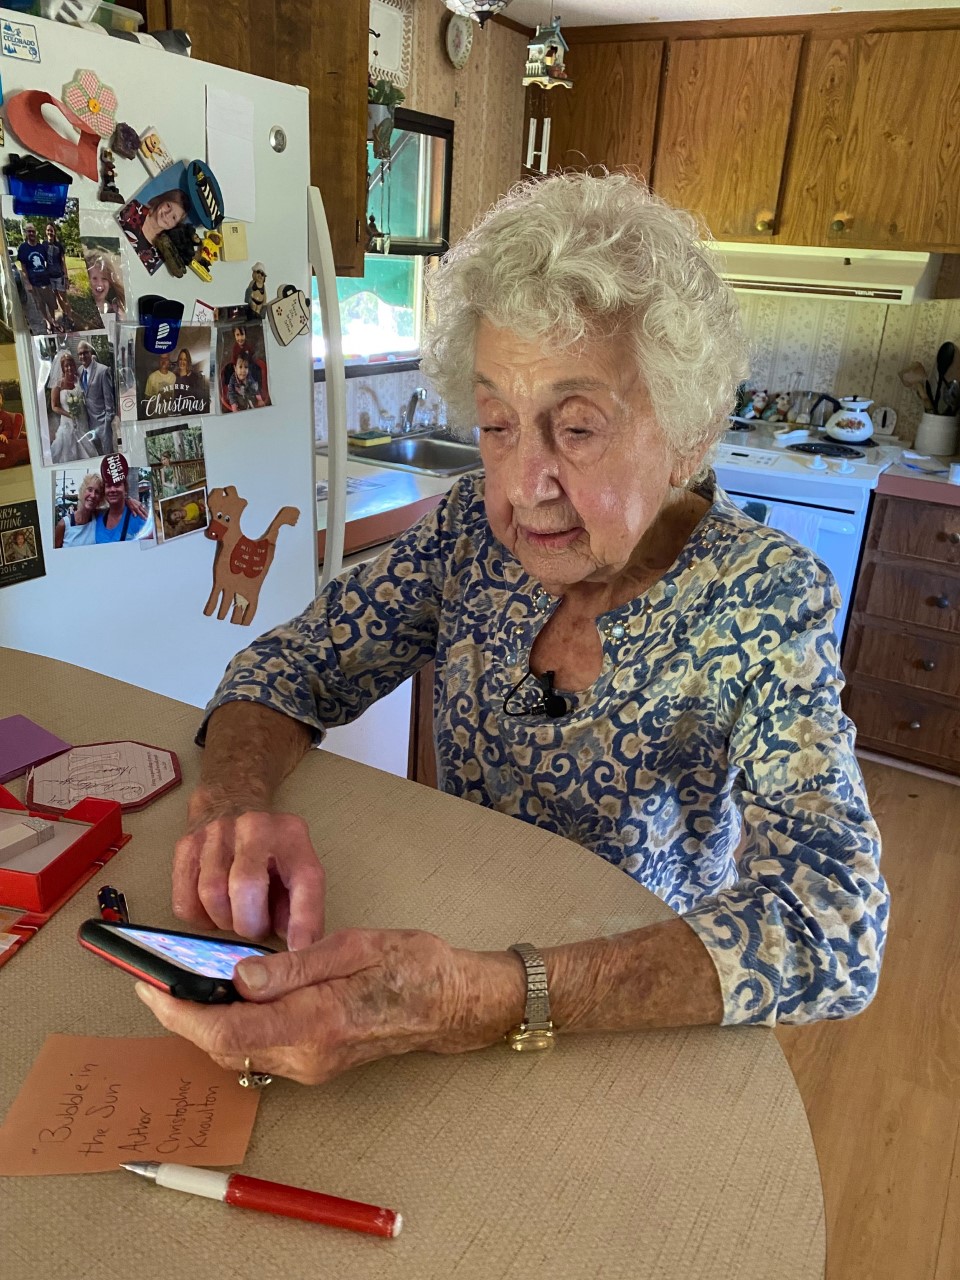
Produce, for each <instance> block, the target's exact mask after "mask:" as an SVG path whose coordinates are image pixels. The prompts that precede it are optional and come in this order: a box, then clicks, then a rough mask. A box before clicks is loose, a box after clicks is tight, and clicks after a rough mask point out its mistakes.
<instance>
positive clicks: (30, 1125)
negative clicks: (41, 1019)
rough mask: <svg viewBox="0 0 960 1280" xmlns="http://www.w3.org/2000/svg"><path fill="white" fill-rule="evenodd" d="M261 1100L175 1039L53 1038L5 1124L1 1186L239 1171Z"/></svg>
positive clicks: (0, 1135)
mask: <svg viewBox="0 0 960 1280" xmlns="http://www.w3.org/2000/svg"><path fill="white" fill-rule="evenodd" d="M258 1099H259V1094H258V1091H257V1090H256V1089H242V1088H241V1087H240V1085H239V1083H238V1081H237V1073H236V1072H235V1071H225V1070H224V1069H223V1068H222V1067H218V1066H217V1065H216V1063H213V1062H211V1061H210V1059H209V1058H208V1057H207V1056H206V1054H204V1053H201V1052H200V1050H199V1049H197V1048H196V1047H195V1046H194V1045H192V1044H188V1042H187V1041H186V1040H181V1039H180V1038H179V1037H177V1036H150V1037H147V1038H139V1037H133V1038H126V1037H116V1036H66V1035H52V1036H48V1037H47V1039H46V1041H45V1043H44V1045H43V1048H42V1049H41V1050H40V1053H39V1055H38V1056H37V1058H36V1060H35V1062H34V1064H33V1067H32V1068H31V1070H30V1071H29V1073H28V1074H27V1077H26V1079H25V1080H24V1082H23V1084H22V1086H21V1088H20V1092H19V1094H18V1095H17V1097H16V1098H15V1099H14V1102H13V1105H12V1106H11V1108H10V1110H9V1111H8V1112H7V1115H6V1118H5V1119H4V1121H3V1124H2V1125H0V1177H3V1176H4V1175H7V1176H9V1175H11V1174H14V1175H20V1176H23V1175H31V1174H56V1173H104V1172H107V1171H113V1170H115V1169H116V1168H117V1166H118V1165H119V1164H120V1162H121V1161H123V1160H161V1161H162V1160H169V1161H172V1162H173V1163H175V1164H189V1165H205V1166H207V1167H209V1166H211V1165H221V1164H239V1163H240V1162H241V1161H242V1160H243V1157H244V1154H245V1153H246V1150H247V1143H248V1142H249V1140H250V1133H251V1131H252V1129H253V1122H254V1118H255V1117H256V1112H257V1102H258Z"/></svg>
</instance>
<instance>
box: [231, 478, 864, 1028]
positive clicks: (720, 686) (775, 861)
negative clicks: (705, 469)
mask: <svg viewBox="0 0 960 1280" xmlns="http://www.w3.org/2000/svg"><path fill="white" fill-rule="evenodd" d="M702 492H703V494H704V496H705V497H706V498H707V499H708V500H709V501H711V502H712V505H711V507H710V510H709V511H708V512H707V513H706V514H705V515H704V516H703V518H702V519H701V521H700V523H699V524H698V525H697V527H696V529H695V530H694V532H693V533H692V535H691V537H690V539H689V541H688V542H687V545H686V546H685V548H684V550H683V551H682V553H681V554H680V557H679V559H678V560H677V562H676V563H675V564H674V566H673V567H672V568H671V569H670V570H669V571H668V572H667V574H666V575H665V576H664V577H663V578H662V579H661V580H660V581H659V582H657V583H656V584H655V585H654V586H653V587H651V588H650V589H649V590H648V591H647V592H645V593H644V594H643V595H641V596H639V597H637V598H636V599H634V600H632V601H630V602H629V603H628V604H625V605H622V606H620V607H618V608H616V609H613V610H611V611H610V612H609V613H607V614H604V615H603V616H602V617H600V618H599V619H598V626H599V628H600V633H601V639H602V645H603V668H602V671H601V673H600V675H599V677H598V678H597V680H596V682H595V683H594V684H593V685H592V686H591V688H590V689H588V690H586V691H581V692H579V693H564V694H563V696H564V698H565V701H566V704H567V708H568V710H567V712H566V714H564V715H562V716H560V717H559V718H557V719H549V718H547V717H546V716H545V715H532V716H516V715H511V714H506V713H505V712H504V700H505V699H506V697H507V696H508V694H509V692H510V690H511V689H512V688H513V686H514V685H516V684H517V682H518V681H521V680H522V678H523V676H524V674H525V673H526V672H527V671H528V663H529V658H530V651H531V648H532V647H533V642H534V640H535V638H536V636H537V632H538V631H539V630H540V628H541V627H542V626H543V624H544V622H545V620H546V619H547V618H548V617H549V616H550V614H551V612H552V611H553V610H554V609H555V608H556V607H557V605H558V603H559V598H558V597H554V596H549V595H547V594H546V593H545V592H544V591H543V589H542V587H541V586H540V584H539V583H538V582H536V581H534V580H532V579H531V578H530V577H529V576H528V575H527V574H526V573H525V572H524V570H523V568H522V567H521V565H520V563H519V561H517V560H516V559H515V558H514V556H513V555H512V554H510V553H509V552H507V551H506V549H505V548H504V547H503V545H502V544H501V543H500V542H499V541H498V540H497V539H496V538H495V537H494V535H493V533H492V532H491V530H490V527H489V525H488V523H487V518H486V515H485V512H484V508H483V479H482V477H466V478H464V479H462V480H461V481H460V482H459V483H458V484H457V485H455V486H454V488H453V489H452V490H451V492H450V493H449V494H448V495H447V497H446V498H445V499H444V500H443V502H442V503H441V504H440V506H439V507H438V508H437V509H436V510H435V511H434V512H432V513H430V514H429V515H427V516H425V517H424V518H423V519H422V520H420V521H419V523H418V524H416V525H414V526H413V528H412V529H410V530H408V531H407V532H406V533H405V534H403V535H401V536H400V537H399V538H398V539H397V540H396V541H395V542H394V543H393V544H392V545H391V546H390V547H388V548H387V549H386V550H385V551H384V552H383V553H382V555H381V556H380V557H379V558H378V559H376V560H374V561H372V562H371V563H369V564H366V565H363V566H361V567H360V568H357V569H355V570H351V571H349V572H346V573H344V574H342V575H341V577H340V578H339V579H337V580H335V581H334V582H332V583H330V585H329V586H328V587H327V588H326V590H325V591H324V592H323V593H322V594H321V595H320V596H319V597H318V599H317V600H316V601H315V602H314V603H313V604H312V605H311V606H310V607H309V608H308V609H306V610H305V611H304V612H303V613H302V614H300V616H299V617H297V618H294V619H293V620H292V621H291V622H289V623H287V624H285V625H284V626H281V627H277V628H276V629H275V630H273V631H270V632H268V633H267V634H266V635H264V636H262V637H261V638H260V639H259V640H257V641H256V642H255V643H254V644H253V645H251V646H250V648H248V649H246V650H244V651H243V652H242V653H240V654H238V655H237V657H236V658H235V659H234V660H233V662H232V663H231V664H230V666H229V668H228V670H227V673H226V675H225V676H224V679H223V681H222V683H221V685H220V687H219V689H218V691H217V693H216V695H215V697H214V698H213V700H212V702H211V703H210V706H209V708H208V712H209V711H210V710H212V709H213V708H214V707H215V706H217V705H219V704H220V703H222V702H227V701H231V700H237V699H240V700H252V701H257V702H263V703H265V704H266V705H267V706H270V707H272V708H274V709H275V710H278V711H281V712H283V713H284V714H286V715H289V716H292V717H293V718H295V719H297V720H299V721H302V722H303V723H304V724H307V725H309V726H311V727H312V728H313V729H314V730H315V732H316V734H317V736H318V739H319V737H320V736H322V734H323V732H324V729H325V728H326V727H328V726H332V725H340V724H346V723H348V722H349V721H351V720H353V719H355V718H356V717H357V716H359V715H360V714H361V712H362V711H363V710H364V709H365V708H366V707H368V706H369V705H370V704H371V703H372V702H374V701H375V700H376V699H377V698H379V697H382V696H383V695H384V694H387V693H389V692H390V691H391V690H392V689H394V688H395V687H396V686H397V685H399V684H400V683H401V682H402V681H404V680H406V679H407V678H408V676H410V675H412V674H413V672H415V671H417V670H418V669H419V668H420V667H422V666H423V665H424V664H425V663H426V662H428V661H429V660H430V659H432V658H435V659H436V684H435V690H434V714H435V732H436V747H437V764H438V770H439V785H440V786H441V787H442V788H443V789H444V790H445V791H448V792H451V793H452V794H454V795H457V796H462V797H464V799H467V800H473V801H475V802H476V803H478V804H483V805H487V806H488V807H490V808H492V809H497V810H499V811H500V812H501V813H507V814H511V815H513V816H514V817H517V818H521V819H523V820H524V821H525V822H531V823H534V824H536V825H537V826H540V827H544V828H546V829H547V830H550V831H555V832H557V833H559V834H560V835H563V836H567V837H568V838H569V839H571V840H575V841H577V842H578V843H579V844H582V845H584V846H585V847H586V848H588V849H591V850H593V852H594V853H596V854H598V855H599V856H600V857H601V858H605V859H606V860H607V861H608V862H612V863H614V864H615V865H616V866H619V867H622V868H623V870H624V871H625V872H626V873H627V874H628V875H630V876H632V877H633V878H634V879H636V880H638V881H639V882H640V883H641V884H643V885H645V886H646V887H647V888H648V889H651V890H652V891H653V892H654V893H656V894H657V895H658V896H659V897H660V898H662V899H663V900H664V902H666V903H668V904H669V905H670V906H671V907H673V908H674V910H676V911H678V912H679V913H681V914H682V915H683V917H684V918H685V920H686V921H687V923H688V924H689V925H690V927H691V928H692V929H694V931H695V932H696V933H697V935H698V936H699V938H700V939H701V941H702V942H703V943H704V945H705V946H706V947H707V949H708V951H709V953H710V955H711V958H712V959H713V961H714V963H715V965H716V967H717V972H718V974H719V977H720V984H721V989H722V993H723V1002H724V1022H725V1024H737V1023H762V1024H766V1025H768V1026H769V1025H772V1024H774V1023H775V1022H788V1023H790V1022H793V1023H799V1022H807V1021H810V1020H812V1019H816V1018H842V1017H846V1016H849V1015H850V1014H854V1013H857V1012H859V1011H860V1010H861V1009H863V1008H864V1006H865V1005H866V1004H867V1003H868V1002H869V1001H870V999H871V998H872V996H873V994H874V991H875V989H876V985H877V977H878V973H879V969H880V961H881V956H882V953H883V945H884V940H885V933H886V921H887V914H888V905H889V900H888V895H887V890H886V886H885V884H884V882H883V880H882V878H881V876H880V872H879V866H878V863H879V856H880V840H879V834H878V831H877V828H876V825H875V823H874V821H873V819H872V817H871V816H870V812H869V809H868V807H867V799H866V795H865V792H864V786H863V779H862V777H861V774H860V770H859V768H858V766H857V762H856V759H855V757H854V752H853V741H854V730H853V726H852V724H851V723H850V721H849V720H848V719H847V718H846V716H845V715H844V713H843V711H842V710H841V707H840V689H841V685H842V678H841V676H840V673H839V667H838V654H837V641H836V636H835V634H834V631H833V619H834V615H835V611H836V609H837V605H838V602H839V601H838V595H837V588H836V586H835V584H834V582H833V579H832V578H831V577H830V575H829V573H828V571H827V570H826V569H825V568H824V566H823V565H822V564H821V563H820V562H819V561H818V560H816V559H815V557H814V556H813V555H812V554H811V553H810V552H809V551H807V550H805V549H804V548H802V547H800V546H799V545H798V544H797V543H795V542H794V541H793V540H792V539H790V538H788V537H787V536H786V535H784V534H781V533H779V532H778V531H776V530H774V529H770V528H766V527H764V526H762V525H758V524H757V523H756V522H755V521H753V520H751V519H750V518H749V517H748V516H746V515H744V514H743V513H742V512H741V511H740V510H739V509H738V508H737V507H736V506H734V505H733V503H731V502H730V500H729V499H728V498H727V496H726V495H725V494H724V493H723V492H722V490H720V489H719V488H717V487H716V485H715V482H714V481H713V480H712V478H711V480H710V481H708V482H707V485H706V486H705V487H704V488H703V489H702ZM561 692H562V691H561ZM510 705H511V708H513V707H514V706H515V703H514V702H513V701H511V704H510Z"/></svg>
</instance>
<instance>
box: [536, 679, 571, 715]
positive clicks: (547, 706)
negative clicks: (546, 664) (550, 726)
mask: <svg viewBox="0 0 960 1280" xmlns="http://www.w3.org/2000/svg"><path fill="white" fill-rule="evenodd" d="M539 681H540V688H541V689H542V690H543V709H544V711H545V712H546V713H547V715H548V716H549V717H550V719H551V720H556V719H558V718H559V717H560V716H565V715H566V714H567V712H568V711H569V710H570V708H569V707H568V706H567V700H566V698H564V697H562V696H561V695H560V694H559V693H557V692H556V690H555V689H554V687H553V672H552V671H545V672H544V673H543V675H542V676H540V677H539Z"/></svg>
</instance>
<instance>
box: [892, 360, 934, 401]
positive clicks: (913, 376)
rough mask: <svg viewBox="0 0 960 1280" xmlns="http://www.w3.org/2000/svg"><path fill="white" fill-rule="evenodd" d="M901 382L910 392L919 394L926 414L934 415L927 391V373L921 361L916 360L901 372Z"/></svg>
mask: <svg viewBox="0 0 960 1280" xmlns="http://www.w3.org/2000/svg"><path fill="white" fill-rule="evenodd" d="M900 381H901V382H902V383H903V385H904V386H905V387H907V388H908V389H909V390H910V391H915V392H916V393H917V395H918V396H919V397H920V403H921V404H922V405H923V407H924V410H925V412H927V413H933V405H932V403H931V401H930V397H929V395H928V394H927V391H926V382H927V371H926V369H925V368H924V367H923V365H922V364H921V363H920V361H919V360H915V361H914V362H913V364H911V365H908V366H907V367H906V369H901V370H900Z"/></svg>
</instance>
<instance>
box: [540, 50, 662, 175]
mask: <svg viewBox="0 0 960 1280" xmlns="http://www.w3.org/2000/svg"><path fill="white" fill-rule="evenodd" d="M662 57H663V41H662V40H647V41H644V42H643V43H641V44H622V43H619V42H617V43H610V44H585V45H574V46H573V48H571V49H570V51H569V53H568V55H567V59H566V65H567V71H568V73H569V75H570V79H571V80H572V81H573V88H572V89H561V88H556V89H549V90H547V89H539V88H536V87H533V88H532V89H531V91H530V95H529V102H530V104H531V111H532V113H533V114H535V115H537V116H539V117H541V118H542V117H544V116H549V117H550V122H551V127H550V154H549V167H550V168H551V169H586V168H588V167H589V166H590V165H593V164H605V165H606V166H607V167H608V168H611V169H613V168H616V167H617V166H618V165H630V166H631V167H634V168H636V169H638V170H639V172H640V173H641V174H643V175H644V176H645V177H649V174H650V165H651V161H652V158H653V136H654V127H655V124H656V119H657V95H658V92H659V89H660V63H661V59H662ZM538 136H539V135H538Z"/></svg>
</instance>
